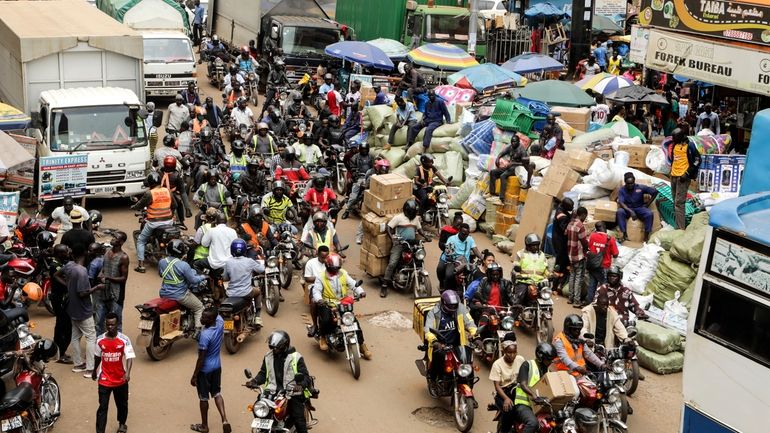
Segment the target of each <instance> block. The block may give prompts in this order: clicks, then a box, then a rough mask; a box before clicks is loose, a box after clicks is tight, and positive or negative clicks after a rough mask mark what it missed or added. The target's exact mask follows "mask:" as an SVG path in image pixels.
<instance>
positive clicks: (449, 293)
mask: <svg viewBox="0 0 770 433" xmlns="http://www.w3.org/2000/svg"><path fill="white" fill-rule="evenodd" d="M459 305H460V297H459V296H457V292H455V291H454V290H445V291H444V293H442V294H441V311H443V312H445V313H447V314H453V313H456V312H457V307H458V306H459Z"/></svg>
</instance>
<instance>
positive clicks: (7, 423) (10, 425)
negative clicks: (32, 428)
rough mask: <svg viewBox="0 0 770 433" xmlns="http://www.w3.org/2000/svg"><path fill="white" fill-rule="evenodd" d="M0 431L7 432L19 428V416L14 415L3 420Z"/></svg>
mask: <svg viewBox="0 0 770 433" xmlns="http://www.w3.org/2000/svg"><path fill="white" fill-rule="evenodd" d="M0 426H1V428H2V431H9V430H13V429H16V428H21V426H22V424H21V415H16V416H15V417H13V418H8V419H4V420H3V421H2V424H0Z"/></svg>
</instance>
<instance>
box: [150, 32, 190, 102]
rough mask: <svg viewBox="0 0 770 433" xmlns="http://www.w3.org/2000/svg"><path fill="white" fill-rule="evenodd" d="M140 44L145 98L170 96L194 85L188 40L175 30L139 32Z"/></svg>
mask: <svg viewBox="0 0 770 433" xmlns="http://www.w3.org/2000/svg"><path fill="white" fill-rule="evenodd" d="M140 33H141V34H142V38H143V41H144V89H145V94H146V95H147V96H148V97H170V98H173V97H174V95H176V94H177V93H179V92H181V91H182V90H185V89H187V84H188V83H189V82H195V77H196V75H197V73H196V70H195V55H194V54H193V47H192V43H191V42H190V39H189V38H188V37H187V35H185V34H184V33H182V32H179V31H152V30H141V31H140Z"/></svg>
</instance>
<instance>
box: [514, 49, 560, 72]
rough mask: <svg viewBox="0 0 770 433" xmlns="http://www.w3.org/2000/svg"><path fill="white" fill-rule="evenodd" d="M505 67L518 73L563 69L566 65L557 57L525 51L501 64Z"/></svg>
mask: <svg viewBox="0 0 770 433" xmlns="http://www.w3.org/2000/svg"><path fill="white" fill-rule="evenodd" d="M501 66H502V67H503V68H504V69H508V70H509V71H513V72H516V73H518V74H530V73H535V72H547V71H561V70H562V69H564V65H562V64H561V63H559V62H558V61H557V60H556V59H554V58H553V57H551V56H546V55H545V54H538V53H524V54H519V55H518V56H516V57H513V58H511V59H510V60H508V61H507V62H505V63H503V64H502V65H501Z"/></svg>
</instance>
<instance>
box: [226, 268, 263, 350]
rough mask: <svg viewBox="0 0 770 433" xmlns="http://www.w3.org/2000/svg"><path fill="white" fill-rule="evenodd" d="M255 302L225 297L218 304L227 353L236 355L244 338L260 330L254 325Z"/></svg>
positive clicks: (259, 326)
mask: <svg viewBox="0 0 770 433" xmlns="http://www.w3.org/2000/svg"><path fill="white" fill-rule="evenodd" d="M252 281H253V279H252ZM255 302H256V300H255V299H249V298H231V297H227V298H225V299H224V300H222V303H221V304H219V315H220V316H222V319H223V320H224V333H225V335H224V337H225V349H227V352H228V353H230V354H234V353H237V352H238V350H239V349H240V348H241V343H243V342H244V341H245V340H246V337H248V336H249V335H253V334H256V333H257V332H258V331H259V330H260V329H261V328H262V325H256V324H254V318H255V317H256V313H257V312H256V305H255V304H254V303H255Z"/></svg>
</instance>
